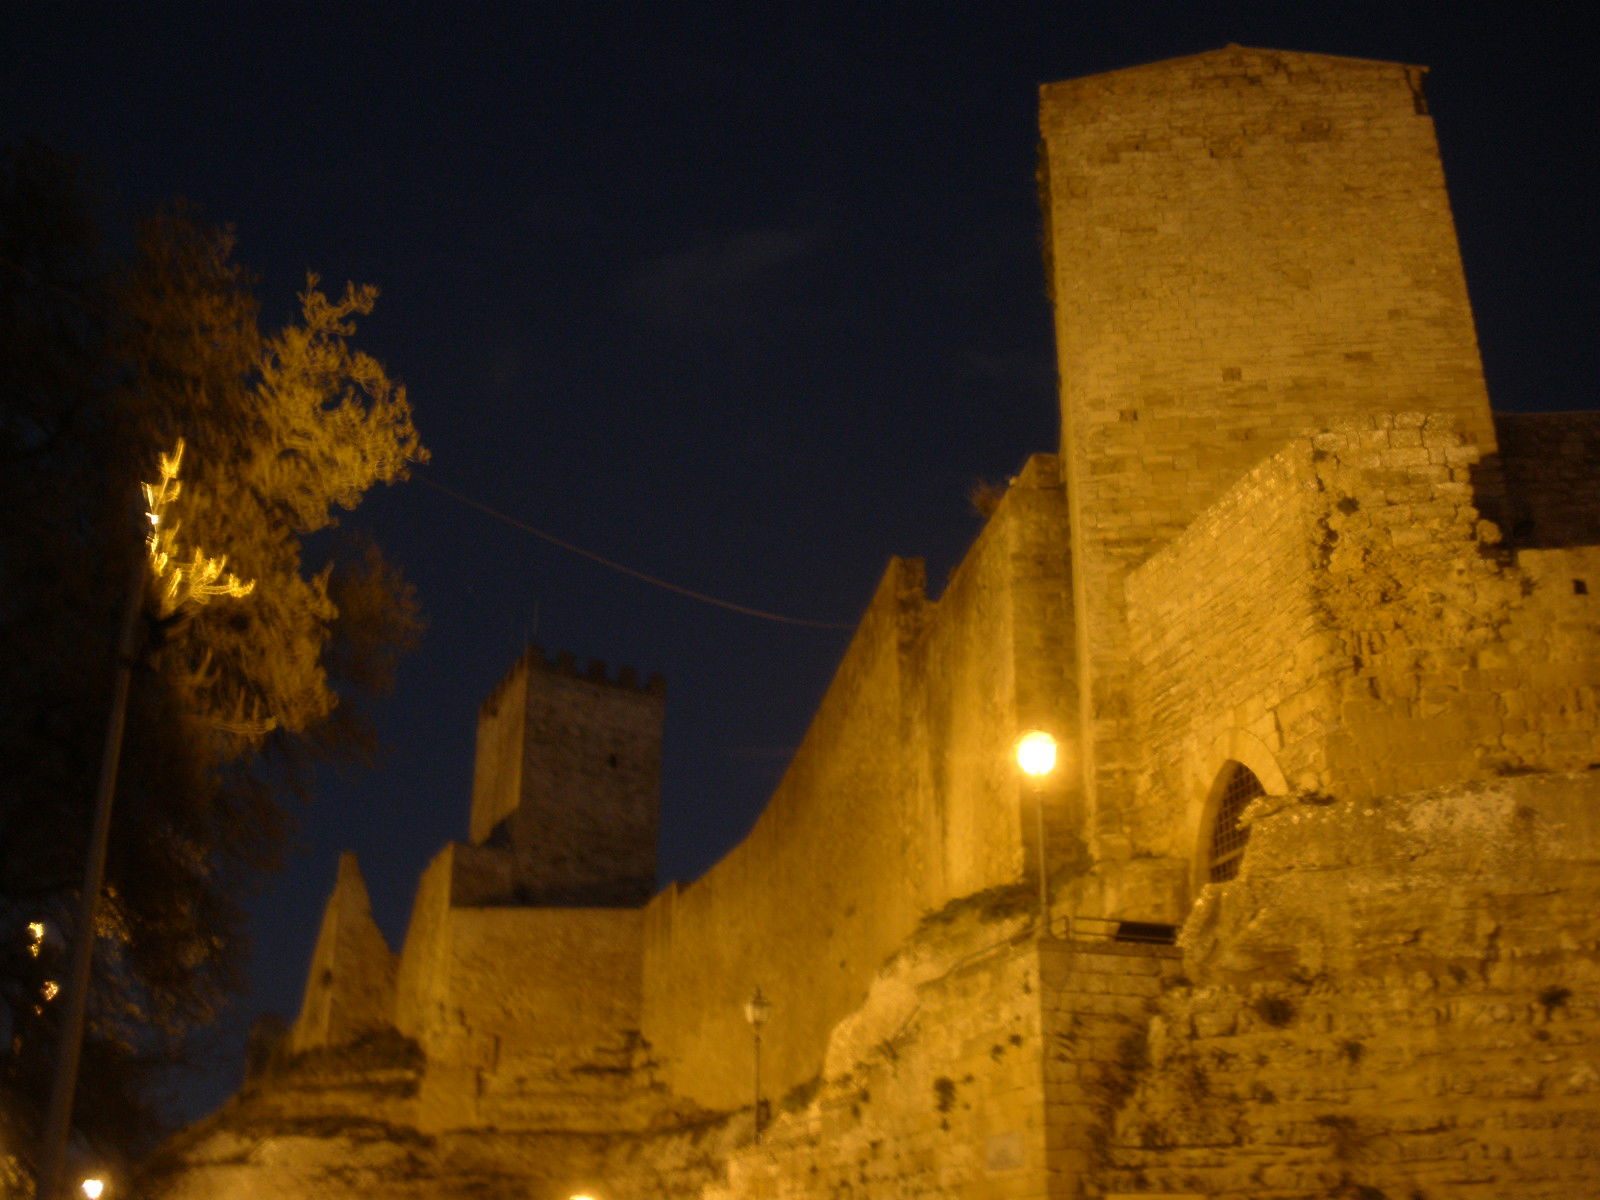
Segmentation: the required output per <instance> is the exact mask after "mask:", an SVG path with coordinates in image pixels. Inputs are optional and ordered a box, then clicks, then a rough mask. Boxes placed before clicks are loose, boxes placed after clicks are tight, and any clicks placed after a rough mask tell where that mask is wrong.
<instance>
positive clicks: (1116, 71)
mask: <svg viewBox="0 0 1600 1200" xmlns="http://www.w3.org/2000/svg"><path fill="white" fill-rule="evenodd" d="M1240 51H1243V52H1245V53H1247V54H1273V55H1277V56H1278V57H1279V58H1287V59H1297V60H1300V61H1302V62H1321V63H1350V64H1359V65H1361V66H1371V67H1399V68H1400V69H1401V70H1404V71H1419V72H1422V73H1423V74H1426V73H1427V72H1428V71H1429V70H1430V68H1429V67H1428V66H1427V65H1425V64H1423V63H1407V62H1397V61H1395V60H1393V59H1387V58H1360V57H1357V56H1355V55H1351V54H1318V53H1314V52H1310V51H1305V50H1278V49H1274V48H1273V47H1271V46H1241V45H1239V44H1238V43H1237V42H1229V43H1228V44H1227V45H1226V46H1219V47H1217V48H1216V49H1214V50H1201V51H1199V52H1198V53H1195V54H1180V55H1177V56H1175V57H1173V58H1163V59H1158V60H1157V61H1155V62H1144V63H1131V64H1129V65H1128V66H1126V67H1113V68H1112V69H1111V70H1109V71H1096V72H1095V73H1094V74H1093V75H1078V76H1075V77H1074V78H1072V79H1062V80H1055V81H1052V82H1049V83H1042V84H1040V85H1039V93H1040V95H1041V96H1043V95H1046V94H1048V93H1050V92H1052V91H1056V90H1063V91H1064V90H1068V89H1072V88H1077V87H1082V86H1084V85H1087V84H1093V83H1097V82H1099V81H1101V80H1104V79H1109V78H1111V77H1112V76H1132V75H1136V74H1141V73H1142V74H1153V73H1155V72H1157V71H1162V70H1166V69H1168V68H1170V67H1172V66H1174V65H1176V64H1179V63H1186V62H1197V61H1199V60H1201V59H1206V58H1215V57H1218V56H1220V55H1224V54H1236V53H1239V52H1240Z"/></svg>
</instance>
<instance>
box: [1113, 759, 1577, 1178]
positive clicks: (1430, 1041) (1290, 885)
mask: <svg viewBox="0 0 1600 1200" xmlns="http://www.w3.org/2000/svg"><path fill="white" fill-rule="evenodd" d="M1252 829H1253V832H1252V836H1251V842H1250V846H1249V849H1248V850H1247V852H1246V855H1245V859H1244V866H1243V869H1242V871H1241V874H1240V876H1239V878H1238V879H1237V880H1236V881H1234V882H1232V883H1228V884H1223V885H1213V886H1212V887H1210V888H1208V889H1207V892H1206V894H1205V896H1204V897H1203V898H1202V900H1201V903H1200V905H1199V907H1198V909H1197V910H1196V912H1195V914H1194V916H1193V917H1192V918H1191V919H1190V921H1189V924H1188V926H1187V927H1186V929H1185V931H1184V935H1183V949H1184V964H1183V969H1184V974H1185V977H1186V980H1185V982H1184V983H1183V984H1182V985H1180V986H1176V987H1174V988H1173V989H1172V990H1170V991H1168V992H1167V993H1166V995H1165V996H1164V997H1163V998H1162V1001H1161V1004H1160V1008H1159V1011H1158V1015H1157V1017H1156V1018H1155V1019H1154V1020H1153V1021H1152V1022H1151V1024H1150V1026H1149V1032H1148V1037H1147V1039H1146V1040H1145V1042H1144V1044H1143V1045H1142V1046H1139V1047H1136V1048H1135V1049H1136V1050H1137V1053H1132V1054H1130V1055H1129V1059H1128V1065H1129V1068H1130V1075H1129V1086H1130V1087H1131V1093H1130V1098H1129V1100H1128V1101H1127V1102H1126V1103H1125V1105H1124V1106H1123V1107H1122V1108H1121V1110H1120V1112H1119V1114H1118V1117H1117V1119H1116V1122H1115V1125H1114V1127H1113V1130H1112V1134H1111V1136H1110V1138H1109V1139H1108V1141H1107V1157H1108V1160H1109V1168H1108V1169H1107V1170H1105V1171H1104V1172H1102V1173H1100V1174H1099V1176H1098V1177H1097V1178H1096V1180H1095V1183H1096V1184H1097V1186H1098V1187H1099V1188H1101V1189H1103V1191H1104V1193H1105V1194H1107V1195H1121V1194H1154V1195H1164V1194H1181V1195H1200V1196H1207V1197H1216V1198H1238V1200H1244V1198H1245V1197H1249V1198H1250V1200H1290V1198H1294V1200H1300V1198H1301V1197H1306V1196H1313V1195H1315V1196H1326V1195H1350V1196H1366V1195H1372V1196H1377V1195H1380V1194H1381V1195H1385V1196H1391V1197H1395V1196H1413V1197H1419V1198H1422V1200H1443V1198H1444V1197H1450V1198H1452V1200H1457V1198H1459V1200H1507V1198H1516V1200H1535V1198H1550V1200H1556V1198H1560V1197H1571V1196H1582V1195H1592V1194H1594V1193H1595V1191H1596V1188H1597V1186H1600V1166H1597V1163H1596V1159H1595V1158H1594V1156H1593V1147H1594V1146H1595V1144H1596V1141H1597V1138H1600V1106H1597V1104H1596V1099H1597V1096H1600V1052H1597V1050H1596V1047H1597V1046H1600V934H1597V931H1596V927H1595V923H1594V919H1593V914H1594V911H1595V907H1596V905H1597V904H1600V772H1592V771H1591V772H1582V773H1573V774H1565V775H1532V776H1520V777H1516V778H1507V779H1500V780H1495V781H1490V782H1484V783H1478V784H1473V785H1469V786H1467V787H1463V788H1454V789H1440V790H1437V791H1432V792H1427V793H1421V794H1412V795H1404V796H1386V797H1374V798H1370V799H1367V800H1362V801H1340V802H1337V803H1334V804H1313V803H1303V802H1297V801H1293V800H1281V799H1280V800H1274V801H1258V802H1257V805H1256V809H1255V812H1254V824H1253V827H1252Z"/></svg>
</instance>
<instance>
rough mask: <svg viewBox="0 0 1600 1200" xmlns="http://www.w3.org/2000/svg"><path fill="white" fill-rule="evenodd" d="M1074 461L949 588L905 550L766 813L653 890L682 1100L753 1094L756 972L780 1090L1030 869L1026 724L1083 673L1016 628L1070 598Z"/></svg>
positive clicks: (652, 969)
mask: <svg viewBox="0 0 1600 1200" xmlns="http://www.w3.org/2000/svg"><path fill="white" fill-rule="evenodd" d="M1054 466H1055V464H1054V460H1053V459H1050V458H1048V457H1044V458H1040V459H1036V460H1034V462H1033V463H1030V464H1029V466H1028V467H1027V468H1026V469H1025V470H1024V471H1023V472H1022V474H1021V475H1020V476H1019V477H1018V479H1017V480H1016V481H1015V483H1014V484H1013V487H1012V488H1011V490H1010V492H1009V493H1008V495H1007V496H1006V498H1005V499H1004V500H1003V501H1002V503H1001V505H1000V508H999V510H998V511H997V512H996V513H995V514H994V516H993V517H991V519H990V520H989V522H988V524H987V526H986V527H985V529H984V531H983V533H982V534H981V536H980V537H979V538H978V540H977V543H976V544H975V545H974V547H973V549H972V550H971V552H970V553H969V554H968V556H967V558H966V560H965V561H964V562H963V563H962V565H961V566H960V568H958V570H957V571H956V573H955V574H954V575H953V577H952V579H951V581H950V584H949V586H948V587H947V588H946V591H945V594H944V595H943V596H942V597H941V598H940V600H939V601H938V603H937V604H930V603H929V602H928V601H927V599H926V598H925V595H924V592H923V581H922V575H921V567H920V564H914V563H909V562H905V561H896V562H894V563H892V564H891V565H890V569H889V571H888V573H887V574H886V575H885V577H884V579H883V581H882V583H881V584H880V585H879V588H878V592H877V594H876V596H875V597H874V599H873V602H872V604H871V606H870V607H869V608H868V610H867V613H866V615H865V617H864V618H863V620H862V623H861V625H860V627H859V629H858V631H857V633H856V636H855V639H854V640H853V641H852V643H851V645H850V648H849V649H848V650H847V652H846V654H845V656H844V660H843V662H842V663H841V665H840V667H839V670H838V672H837V674H836V675H835V677H834V680H833V683H832V684H831V686H830V687H829V690H828V693H827V695H826V696H825V697H824V699H823V702H822V705H821V707H820V708H819V710H818V712H817V715H816V717H815V718H814V719H813V722H812V724H811V727H810V729H808V730H807V733H806V737H805V740H804V741H803V743H802V744H801V747H800V749H799V750H798V751H797V752H796V754H795V757H794V760H793V761H792V762H791V764H790V766H789V769H788V771H787V772H786V773H785V775H784V778H783V781H782V782H781V783H780V784H779V787H778V790H777V792H776V793H775V794H774V796H773V798H772V800H771V801H770V802H769V804H768V806H767V808H766V811H765V812H763V814H762V816H761V818H760V820H759V821H758V822H757V824H756V826H755V828H754V829H753V830H752V831H751V833H750V835H749V836H748V837H747V838H746V839H745V840H744V841H743V842H741V843H740V844H739V845H738V846H737V847H735V848H734V850H733V851H731V852H730V853H729V855H728V856H727V857H726V858H724V859H723V860H722V861H721V862H719V863H718V864H717V865H716V866H715V867H713V868H712V869H711V870H710V871H709V872H708V873H707V874H706V875H705V876H704V877H703V878H701V879H700V880H698V881H697V882H695V883H693V884H690V885H688V886H687V887H677V886H674V887H671V888H669V889H668V890H667V891H666V892H664V893H663V894H662V895H660V896H658V897H657V898H656V899H655V900H654V901H653V902H652V903H651V905H650V907H649V910H648V912H647V926H646V933H645V976H644V1026H643V1031H644V1036H645V1038H646V1039H647V1041H648V1042H649V1043H650V1045H651V1047H652V1050H653V1052H654V1053H655V1054H656V1055H657V1056H658V1057H659V1058H660V1059H661V1061H662V1062H663V1064H664V1072H665V1074H664V1077H665V1078H666V1079H667V1080H668V1082H670V1084H671V1086H672V1087H673V1088H674V1089H675V1090H677V1091H678V1092H679V1093H681V1094H682V1095H684V1096H686V1097H688V1098H691V1099H693V1100H695V1101H697V1102H700V1103H702V1104H705V1105H707V1106H710V1107H729V1106H736V1105H740V1104H744V1103H748V1096H749V1090H750V1066H751V1064H750V1049H749V1047H750V1044H751V1043H750V1030H749V1027H748V1026H747V1025H746V1023H745V1020H744V1015H743V1005H744V1002H745V1001H746V1000H747V999H748V998H749V996H750V994H751V992H752V991H753V990H754V989H755V987H756V986H758V985H759V986H760V987H761V988H762V989H763V991H764V992H765V993H766V995H767V996H768V997H769V998H770V999H771V1000H772V1002H773V1005H774V1015H773V1018H772V1021H771V1022H770V1024H769V1025H768V1026H767V1028H766V1030H765V1033H764V1036H763V1060H762V1061H763V1071H764V1073H766V1074H767V1077H768V1078H769V1079H770V1081H771V1087H772V1089H773V1091H774V1093H776V1094H781V1093H782V1091H783V1090H785V1089H787V1088H789V1087H792V1086H794V1085H796V1084H799V1083H803V1082H805V1081H806V1080H809V1079H811V1078H813V1077H814V1076H816V1075H817V1073H818V1071H819V1070H820V1069H821V1066H822V1056H823V1052H824V1049H825V1047H826V1045H827V1041H828V1036H829V1031H830V1030H831V1029H832V1027H833V1025H834V1024H835V1023H836V1022H837V1021H838V1020H839V1019H840V1018H841V1017H842V1016H843V1015H844V1014H846V1013H848V1012H850V1011H851V1010H853V1009H854V1008H855V1007H856V1006H857V1005H859V1004H860V1002H861V999H862V997H863V996H864V995H865V993H866V990H867V987H868V984H869V983H870V981H871V980H872V978H873V976H874V973H875V972H876V971H877V970H878V968H879V966H880V965H881V963H882V962H883V960H884V959H885V958H886V957H887V956H888V955H889V954H890V953H891V952H893V950H894V949H895V948H896V947H897V946H898V945H900V943H901V942H902V941H903V940H904V939H905V937H906V936H907V935H908V934H909V933H910V932H911V931H912V930H913V929H914V928H915V927H916V924H917V921H918V920H919V918H920V917H922V916H923V915H924V914H925V913H927V912H929V911H931V910H937V909H939V908H941V907H942V906H944V905H945V904H946V903H947V902H948V901H950V900H951V899H952V898H954V897H959V896H963V895H967V894H969V893H973V892H981V891H984V890H986V889H991V888H1011V889H1015V887H1016V885H1018V884H1019V883H1021V881H1022V880H1024V879H1025V878H1026V877H1027V876H1026V874H1025V872H1026V871H1027V870H1028V868H1029V856H1028V855H1027V854H1026V849H1027V847H1028V845H1029V844H1030V843H1031V840H1032V835H1031V823H1024V822H1023V821H1021V820H1020V819H1019V818H1020V816H1021V815H1022V796H1021V791H1020V785H1019V780H1018V777H1017V773H1016V769H1015V767H1014V765H1013V757H1012V744H1013V742H1014V740H1015V738H1016V736H1017V734H1018V733H1019V732H1020V729H1021V724H1022V722H1023V721H1024V719H1026V720H1027V721H1029V722H1032V723H1045V724H1056V723H1057V722H1065V721H1067V720H1069V719H1070V716H1071V713H1070V710H1067V709H1062V708H1059V707H1056V706H1054V705H1053V704H1052V703H1051V702H1050V701H1049V700H1048V699H1047V695H1048V692H1049V688H1050V686H1051V681H1052V677H1053V676H1055V677H1059V676H1060V675H1061V674H1062V673H1064V672H1067V671H1068V670H1070V662H1071V659H1070V650H1069V645H1068V640H1067V637H1068V635H1067V631H1066V629H1065V628H1061V629H1058V630H1055V631H1053V632H1045V631H1037V632H1030V633H1029V634H1028V635H1027V637H1025V638H1024V637H1023V636H1022V635H1020V634H1019V633H1018V624H1017V623H1018V620H1019V614H1021V617H1025V618H1026V619H1029V620H1032V619H1034V618H1035V617H1036V616H1038V615H1040V614H1044V615H1058V616H1061V617H1063V618H1064V617H1065V616H1066V615H1067V614H1068V612H1069V610H1068V608H1067V604H1068V600H1067V591H1066V589H1067V580H1066V566H1065V547H1064V546H1063V545H1062V543H1061V540H1060V529H1061V525H1060V522H1061V516H1062V505H1063V500H1062V497H1061V488H1060V484H1059V481H1058V480H1057V478H1056V473H1055V470H1054ZM1051 637H1054V638H1055V639H1056V640H1055V641H1054V642H1053V643H1052V642H1050V641H1048V639H1049V638H1051ZM1052 646H1054V651H1053V653H1054V657H1053V658H1050V657H1049V652H1050V650H1051V647H1052ZM1025 655H1026V656H1027V657H1028V661H1026V662H1024V661H1023V658H1024V656H1025ZM1071 691H1072V689H1071V688H1070V687H1068V688H1065V689H1059V690H1058V691H1057V692H1056V696H1057V697H1060V696H1061V694H1062V692H1065V693H1066V694H1068V695H1069V696H1070V693H1071ZM1024 706H1026V707H1024ZM1057 727H1058V728H1061V727H1062V726H1059V725H1058V726H1057ZM1062 786H1063V791H1062V792H1061V793H1060V794H1059V796H1058V795H1057V794H1056V793H1051V795H1050V796H1048V797H1047V803H1049V804H1050V805H1051V811H1052V821H1053V822H1059V821H1060V820H1062V819H1064V818H1063V817H1062V815H1061V814H1063V813H1065V812H1066V811H1067V804H1066V801H1065V799H1064V798H1063V797H1065V795H1066V794H1067V793H1066V791H1065V786H1066V785H1062ZM1025 826H1026V831H1025Z"/></svg>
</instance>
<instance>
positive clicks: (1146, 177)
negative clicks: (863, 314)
mask: <svg viewBox="0 0 1600 1200" xmlns="http://www.w3.org/2000/svg"><path fill="white" fill-rule="evenodd" d="M1420 80H1421V71H1420V69H1417V68H1409V67H1404V66H1400V65H1397V64H1393V63H1378V62H1367V61H1362V60H1355V59H1340V58H1331V57H1327V56H1322V55H1310V54H1291V53H1282V52H1277V51H1265V50H1251V49H1242V48H1239V47H1229V48H1228V49H1226V50H1221V51H1215V52H1211V53H1207V54H1201V55H1196V56H1194V57H1190V58H1184V59H1178V60H1174V61H1170V62H1163V63H1157V64H1153V65H1149V66H1141V67H1134V68H1130V69H1128V70H1123V71H1114V72H1110V73H1108V74H1103V75H1096V76H1092V77H1089V78H1087V79H1079V80H1073V81H1070V82H1066V83H1060V84H1051V85H1049V86H1047V87H1045V88H1044V89H1043V90H1042V93H1041V98H1042V112H1041V127H1042V131H1043V136H1044V145H1045V149H1044V161H1043V164H1042V166H1043V183H1044V188H1045V203H1046V209H1047V211H1046V231H1047V242H1048V248H1049V255H1050V263H1049V273H1050V279H1051V289H1052V293H1053V298H1054V301H1055V313H1056V335H1057V351H1058V356H1059V362H1060V378H1061V405H1062V454H1063V457H1064V459H1065V462H1066V469H1067V484H1068V496H1069V499H1070V501H1071V505H1072V528H1073V534H1072V536H1073V554H1074V572H1075V579H1076V583H1077V587H1078V589H1079V592H1078V597H1077V607H1078V612H1079V615H1080V623H1079V636H1080V639H1081V642H1080V658H1081V660H1082V662H1083V664H1084V667H1083V670H1082V673H1081V677H1080V684H1081V686H1082V687H1083V688H1084V689H1085V701H1084V711H1085V717H1086V719H1085V723H1084V732H1085V744H1084V749H1083V752H1084V755H1085V759H1086V762H1087V763H1088V764H1089V774H1088V779H1087V786H1088V790H1089V797H1090V802H1091V804H1092V806H1093V810H1094V811H1095V812H1096V813H1097V814H1101V815H1102V816H1103V819H1104V821H1105V822H1106V828H1105V829H1104V830H1100V831H1098V832H1103V833H1104V834H1105V836H1107V837H1108V838H1109V839H1111V844H1110V845H1109V846H1107V847H1106V848H1105V852H1107V853H1113V854H1114V853H1117V852H1119V850H1120V849H1121V847H1119V846H1118V845H1117V844H1116V841H1117V825H1118V823H1119V821H1120V814H1121V812H1122V811H1123V809H1124V807H1125V806H1126V805H1127V804H1128V802H1129V801H1130V799H1131V793H1132V788H1133V781H1134V777H1135V774H1136V772H1137V770H1138V760H1139V748H1138V744H1137V738H1136V737H1135V736H1134V731H1133V727H1132V726H1131V724H1130V723H1129V697H1128V691H1127V689H1128V675H1127V662H1128V653H1129V642H1128V629H1127V625H1126V621H1125V613H1124V609H1123V581H1124V576H1125V574H1126V572H1127V571H1128V570H1129V569H1130V568H1132V567H1133V566H1136V565H1137V564H1139V563H1140V562H1142V561H1143V560H1144V559H1146V558H1147V557H1148V556H1149V555H1150V554H1151V553H1152V552H1153V551H1154V550H1155V549H1156V548H1158V547H1159V546H1160V545H1161V544H1163V543H1164V542H1165V541H1167V540H1168V539H1170V538H1172V537H1174V536H1175V535H1177V534H1178V533H1179V532H1180V531H1181V530H1182V529H1183V528H1184V527H1185V526H1186V525H1187V524H1188V523H1189V521H1190V520H1192V519H1193V518H1194V517H1196V516H1197V515H1198V514H1199V513H1200V512H1201V511H1202V510H1203V509H1204V508H1205V507H1207V506H1208V505H1209V504H1211V503H1212V502H1213V501H1214V500H1215V499H1216V498H1217V497H1218V496H1219V495H1220V494H1221V493H1222V492H1223V490H1224V489H1226V488H1227V487H1228V486H1230V485H1231V484H1232V483H1233V482H1234V480H1236V479H1237V478H1238V477H1239V476H1240V475H1242V474H1243V473H1244V472H1245V471H1247V470H1249V469H1250V468H1251V467H1253V466H1254V465H1255V464H1256V463H1258V462H1259V461H1260V460H1261V459H1262V458H1264V457H1266V456H1267V455H1269V454H1271V453H1272V452H1273V451H1274V450H1276V449H1277V448H1278V447H1280V446H1281V445H1283V444H1284V442H1285V441H1286V440H1287V439H1289V438H1291V437H1294V436H1296V435H1298V434H1301V433H1304V432H1310V431H1311V430H1314V429H1316V428H1320V427H1322V426H1323V425H1324V424H1326V423H1327V422H1328V421H1329V420H1332V419H1336V418H1337V417H1338V416H1340V415H1341V414H1355V413H1370V412H1388V411H1393V410H1396V409H1411V410H1416V411H1421V412H1426V413H1439V414H1447V415H1449V416H1452V417H1454V418H1456V419H1458V420H1459V422H1460V426H1461V428H1462V429H1463V430H1464V431H1465V432H1466V434H1467V436H1468V437H1469V438H1470V439H1471V440H1472V441H1474V442H1476V443H1477V444H1478V445H1480V446H1482V447H1484V448H1486V449H1488V448H1492V447H1493V444H1494V432H1493V429H1492V428H1491V425H1490V420H1489V412H1488V404H1487V397H1486V394H1485V391H1484V385H1483V379H1482V373H1481V368H1480V365H1479V361H1478V355H1477V343H1476V338H1475V334H1474V331H1473V326H1472V317H1471V312H1470V309H1469V307H1468V302H1467V293H1466V287H1465V283H1464V281H1463V277H1462V273H1461V265H1460V260H1459V256H1458V252H1457V247H1456V240H1455V233H1454V228H1453V225H1452V222H1451V219H1450V211H1449V203H1448V199H1447V197H1446V194H1445V190H1444V179H1443V175H1442V172H1441V169H1440V165H1439V159H1438V153H1437V148H1436V145H1435V141H1434V133H1433V125H1432V122H1431V120H1430V119H1429V118H1428V117H1427V116H1426V115H1425V112H1426V110H1425V106H1424V104H1423V102H1422V99H1421V93H1420Z"/></svg>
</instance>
